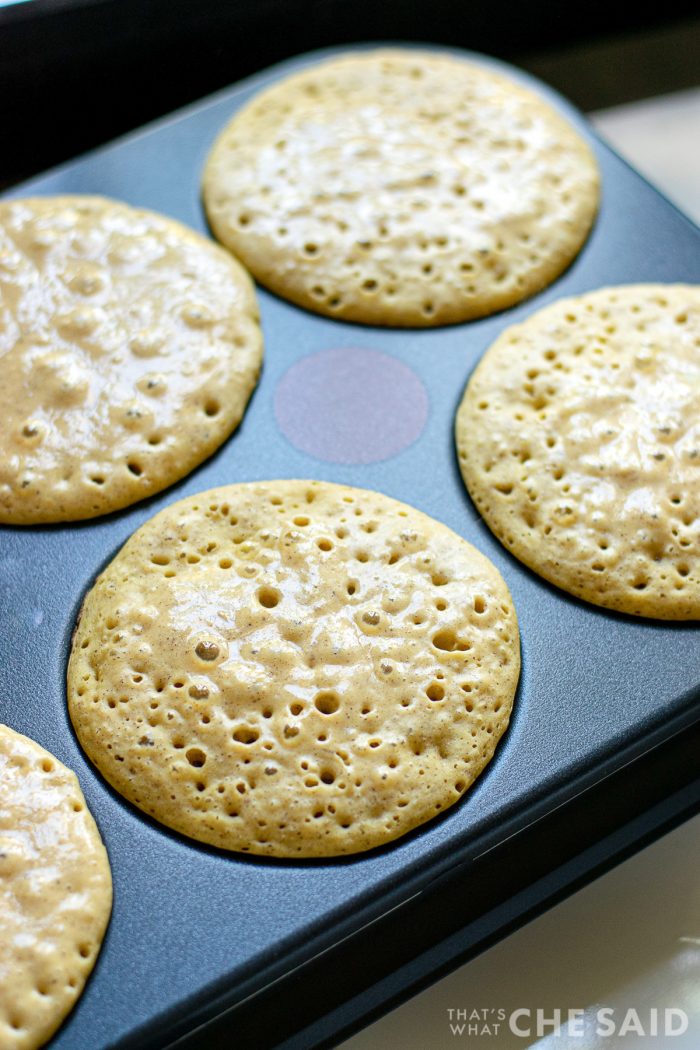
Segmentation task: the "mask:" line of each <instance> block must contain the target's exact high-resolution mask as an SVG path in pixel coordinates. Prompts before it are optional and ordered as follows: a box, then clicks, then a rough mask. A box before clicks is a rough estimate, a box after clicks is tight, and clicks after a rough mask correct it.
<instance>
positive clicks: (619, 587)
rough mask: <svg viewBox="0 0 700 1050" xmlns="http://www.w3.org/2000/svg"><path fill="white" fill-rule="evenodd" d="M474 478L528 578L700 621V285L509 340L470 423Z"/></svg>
mask: <svg viewBox="0 0 700 1050" xmlns="http://www.w3.org/2000/svg"><path fill="white" fill-rule="evenodd" d="M456 430H457V449H458V453H459V462H460V467H461V470H462V475H463V477H464V480H465V482H466V485H467V488H468V489H469V492H470V494H471V497H472V499H473V500H474V502H475V503H476V506H477V507H478V509H479V513H480V514H481V515H482V516H483V518H484V521H485V522H486V524H487V525H488V526H489V528H491V529H492V530H493V532H494V533H495V534H496V536H497V537H498V538H499V539H500V540H501V542H502V543H504V544H505V545H506V546H507V547H508V549H509V550H510V551H512V553H513V554H515V556H516V557H517V558H519V559H520V560H521V561H523V562H525V564H526V565H529V566H530V568H531V569H534V571H535V572H537V573H539V574H540V576H543V577H544V578H545V579H547V580H549V581H550V582H551V583H554V584H556V585H557V586H559V587H562V588H563V589H564V590H565V591H569V592H570V593H571V594H574V595H576V596H577V597H579V598H583V599H585V600H586V601H589V602H593V603H595V604H596V605H603V606H606V607H607V608H609V609H617V610H619V611H620V612H625V613H632V614H634V615H637V616H653V617H660V618H662V619H669V620H684V619H694V618H696V617H698V616H699V615H700V557H699V555H700V546H699V539H700V288H699V287H687V286H682V285H669V286H663V285H636V286H635V285H630V286H623V287H618V288H606V289H603V290H601V291H596V292H591V293H589V294H587V295H583V296H580V297H579V298H574V299H565V300H562V301H560V302H558V303H555V304H554V305H553V306H549V307H547V308H546V309H544V310H541V311H539V312H538V313H536V314H534V315H533V316H532V317H530V318H529V319H528V320H527V321H525V322H524V323H523V324H520V325H516V326H514V327H512V328H509V329H507V330H506V331H505V332H504V333H503V334H502V335H501V336H500V337H499V338H498V339H497V340H496V342H495V343H494V344H493V345H492V346H491V347H490V349H489V350H487V352H486V354H485V355H484V357H483V358H482V361H481V363H480V364H479V365H478V367H477V368H476V370H475V372H474V373H473V375H472V377H471V379H470V381H469V384H468V386H467V389H466V392H465V394H464V399H463V401H462V404H461V406H460V408H459V411H458V414H457V427H456Z"/></svg>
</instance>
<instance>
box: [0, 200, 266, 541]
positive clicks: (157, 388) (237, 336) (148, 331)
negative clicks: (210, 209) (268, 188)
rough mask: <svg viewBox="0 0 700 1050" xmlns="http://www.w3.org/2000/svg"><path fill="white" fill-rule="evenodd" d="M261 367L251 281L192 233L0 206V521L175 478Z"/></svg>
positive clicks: (62, 203) (154, 218) (93, 508)
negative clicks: (0, 377)
mask: <svg viewBox="0 0 700 1050" xmlns="http://www.w3.org/2000/svg"><path fill="white" fill-rule="evenodd" d="M261 360H262V340H261V334H260V329H259V326H258V320H257V307H256V303H255V296H254V291H253V286H252V284H251V281H250V278H249V277H248V275H247V274H246V273H245V271H244V270H243V269H242V268H241V267H240V266H239V265H238V264H237V263H236V262H235V261H234V260H233V259H231V257H230V256H229V255H228V253H226V252H224V251H222V250H221V249H220V248H219V247H218V246H217V245H215V244H213V243H212V242H210V241H207V240H206V239H205V238H204V237H201V236H199V235H198V234H196V233H194V232H193V231H192V230H189V229H187V227H185V226H182V225H181V224H180V223H178V222H174V221H173V220H172V219H167V218H165V217H163V216H160V215H156V214H154V213H152V212H147V211H139V210H137V209H135V208H130V207H128V206H127V205H125V204H120V203H117V202H116V201H109V200H105V199H102V198H99V197H55V198H52V197H45V198H31V199H27V200H13V201H6V202H3V203H0V368H1V369H2V382H1V383H0V450H1V453H2V455H0V522H5V523H11V524H16V525H25V524H32V523H35V522H51V521H72V520H75V519H78V518H91V517H93V516H95V515H97V514H105V513H107V512H108V511H112V510H116V509H118V508H120V507H124V506H127V505H128V504H130V503H134V502H135V501H136V500H140V499H143V498H144V497H145V496H149V495H151V494H152V493H154V492H158V491H159V490H160V489H162V488H165V486H167V485H170V484H171V483H172V482H174V481H177V480H178V479H179V478H181V477H183V476H184V475H185V474H187V473H188V472H189V471H191V470H192V469H193V468H194V467H196V466H197V465H198V464H199V463H201V461H202V460H203V459H205V458H206V457H207V456H209V455H210V454H211V453H212V452H213V451H214V450H215V449H216V448H218V446H219V445H220V444H221V443H222V442H223V441H224V440H225V439H226V438H227V437H228V436H229V434H230V433H231V432H232V431H233V430H234V429H235V427H236V426H237V424H238V422H239V421H240V419H241V417H242V415H243V412H244V410H245V406H246V403H247V401H248V398H249V397H250V394H251V392H252V390H253V388H254V386H255V383H256V381H257V377H258V372H259V370H260V364H261Z"/></svg>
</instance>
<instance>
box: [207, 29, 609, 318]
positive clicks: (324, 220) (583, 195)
mask: <svg viewBox="0 0 700 1050" xmlns="http://www.w3.org/2000/svg"><path fill="white" fill-rule="evenodd" d="M203 191H204V203H205V206H206V210H207V215H208V217H209V221H210V224H211V227H212V230H213V231H214V234H215V236H216V237H217V238H218V239H219V240H220V241H221V242H222V243H223V244H225V245H226V246H227V247H228V248H230V249H231V251H233V252H234V253H235V254H236V255H237V256H238V257H239V258H240V259H241V260H243V262H244V263H245V265H246V266H247V267H248V268H249V269H250V270H251V272H252V273H253V274H254V275H255V276H256V278H257V279H258V280H260V281H261V282H262V283H263V284H265V285H267V286H268V287H269V288H271V289H272V290H273V291H275V292H277V293H278V294H279V295H281V296H283V297H285V298H288V299H291V300H292V301H293V302H295V303H298V304H299V305H301V306H305V307H307V308H308V309H311V310H315V311H317V312H319V313H323V314H328V315H330V316H333V317H338V318H342V319H346V320H352V321H360V322H365V323H369V324H382V325H421V326H425V325H439V324H445V323H449V322H454V321H464V320H467V319H469V318H473V317H480V316H483V315H485V314H489V313H492V312H493V311H494V310H499V309H502V308H503V307H506V306H509V305H511V304H513V303H515V302H518V301H519V300H521V299H523V298H526V297H527V296H529V295H532V294H533V293H534V292H536V291H538V290H540V289H541V288H543V287H544V286H546V285H547V284H549V283H550V282H551V281H553V280H554V279H555V278H556V277H557V276H558V274H559V273H561V271H562V270H563V269H564V268H565V267H566V266H567V265H568V264H569V263H570V262H571V260H572V259H573V258H574V256H575V255H576V254H577V252H578V251H579V249H580V247H581V245H582V244H583V242H584V241H585V239H586V237H587V235H588V232H589V229H590V226H591V223H592V222H593V219H594V216H595V213H596V210H597V206H598V192H599V179H598V171H597V167H596V163H595V161H594V159H593V156H592V154H591V152H590V150H589V148H588V146H587V145H586V144H585V143H584V142H583V140H582V139H581V138H580V137H579V135H578V134H577V133H576V132H575V130H574V129H573V128H572V127H571V126H570V125H569V124H568V123H567V122H566V121H565V120H564V119H563V118H562V117H561V116H559V115H558V114H557V113H556V112H555V111H554V110H553V109H552V108H551V107H550V106H549V105H548V104H547V103H546V102H544V101H543V100H542V99H541V98H539V97H538V96H537V95H536V94H534V93H533V92H532V91H529V90H527V89H525V88H523V87H521V86H520V85H518V84H516V83H515V82H514V81H511V80H509V79H507V78H506V77H504V76H501V75H498V74H495V73H492V72H490V71H488V70H486V69H485V68H484V67H481V66H478V65H476V64H473V63H470V62H466V61H464V60H462V59H459V58H455V57H452V56H449V55H445V54H440V53H437V52H429V51H419V50H400V49H392V50H381V51H374V52H366V53H359V54H358V53H355V54H352V55H349V56H347V57H342V58H336V59H331V60H330V61H326V62H323V63H320V64H319V65H316V66H312V67H310V68H309V69H307V70H304V71H303V72H301V73H298V74H296V75H295V76H292V77H288V78H285V79H284V80H282V81H280V82H279V83H277V84H274V85H273V86H272V87H271V88H268V89H267V90H266V91H264V92H262V93H261V94H260V95H259V96H258V97H257V98H255V99H254V100H253V101H252V102H250V103H249V104H248V105H247V106H245V107H244V108H243V109H242V110H241V111H240V112H239V113H237V114H236V115H235V116H234V118H233V120H232V121H231V122H230V123H229V124H228V126H227V127H226V128H225V129H224V130H223V131H222V132H221V134H220V136H219V138H218V139H217V141H216V143H215V145H214V147H213V149H212V152H211V154H210V156H209V159H208V162H207V166H206V170H205V173H204V182H203Z"/></svg>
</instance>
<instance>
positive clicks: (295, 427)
mask: <svg viewBox="0 0 700 1050" xmlns="http://www.w3.org/2000/svg"><path fill="white" fill-rule="evenodd" d="M275 416H276V417H277V424H278V426H279V428H280V430H281V431H282V433H283V434H284V436H285V437H286V438H287V440H288V441H290V442H291V444H292V445H294V446H295V448H298V449H300V450H301V451H302V452H306V453H308V454H309V455H310V456H315V457H316V459H322V460H325V461H326V462H327V463H348V464H350V463H377V462H378V461H379V460H382V459H390V458H391V456H396V455H397V454H398V453H399V452H402V451H403V449H405V448H407V447H408V446H409V445H410V444H412V443H413V442H414V441H415V440H416V438H418V437H420V435H421V433H422V432H423V428H424V427H425V424H426V421H427V418H428V395H427V392H426V389H425V387H424V386H423V383H422V381H421V380H420V379H419V377H418V376H417V375H416V373H415V372H414V371H413V369H412V368H409V367H408V365H405V364H403V362H401V361H397V359H396V358H395V357H390V356H389V354H382V353H380V352H379V351H378V350H360V349H353V348H352V347H348V348H339V349H334V350H321V351H320V352H319V353H316V354H310V355H309V356H308V357H303V358H302V359H301V361H297V362H296V364H294V365H292V367H291V368H290V369H289V370H288V371H287V372H285V374H284V375H283V376H282V378H281V379H280V381H279V383H278V385H277V390H276V392H275Z"/></svg>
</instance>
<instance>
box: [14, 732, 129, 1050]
mask: <svg viewBox="0 0 700 1050" xmlns="http://www.w3.org/2000/svg"><path fill="white" fill-rule="evenodd" d="M111 907H112V880H111V876H110V870H109V861H108V859H107V854H106V852H105V848H104V846H103V845H102V841H101V839H100V835H99V832H98V830H97V828H96V826H95V822H94V820H93V819H92V817H91V816H90V813H89V812H88V809H87V807H86V805H85V799H84V798H83V794H82V792H81V790H80V786H79V784H78V781H77V779H76V776H75V774H74V773H72V772H71V771H70V770H69V769H66V767H65V766H64V765H62V764H61V763H60V762H59V761H57V759H55V758H54V757H53V755H51V754H49V752H48V751H45V750H44V748H43V747H40V746H39V744H36V743H35V742H34V741H33V740H29V739H28V738H27V737H25V736H20V734H19V733H15V732H14V731H13V730H12V729H9V728H8V727H7V726H4V725H0V1047H2V1050H33V1048H34V1047H38V1046H42V1045H43V1044H44V1043H45V1042H46V1041H47V1040H48V1039H49V1038H50V1037H51V1035H52V1034H53V1033H54V1032H55V1030H56V1029H57V1028H58V1026H59V1025H60V1023H61V1021H62V1020H63V1018H64V1017H65V1016H66V1014H67V1013H68V1012H69V1010H71V1008H72V1007H73V1005H74V1003H75V1001H76V999H77V998H78V996H79V995H80V993H81V991H82V988H83V985H84V984H85V981H86V979H87V977H88V975H89V973H90V971H91V970H92V967H93V965H94V963H95V959H96V957H97V953H98V951H99V949H100V945H101V943H102V938H103V936H104V931H105V928H106V926H107V921H108V919H109V914H110V910H111Z"/></svg>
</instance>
